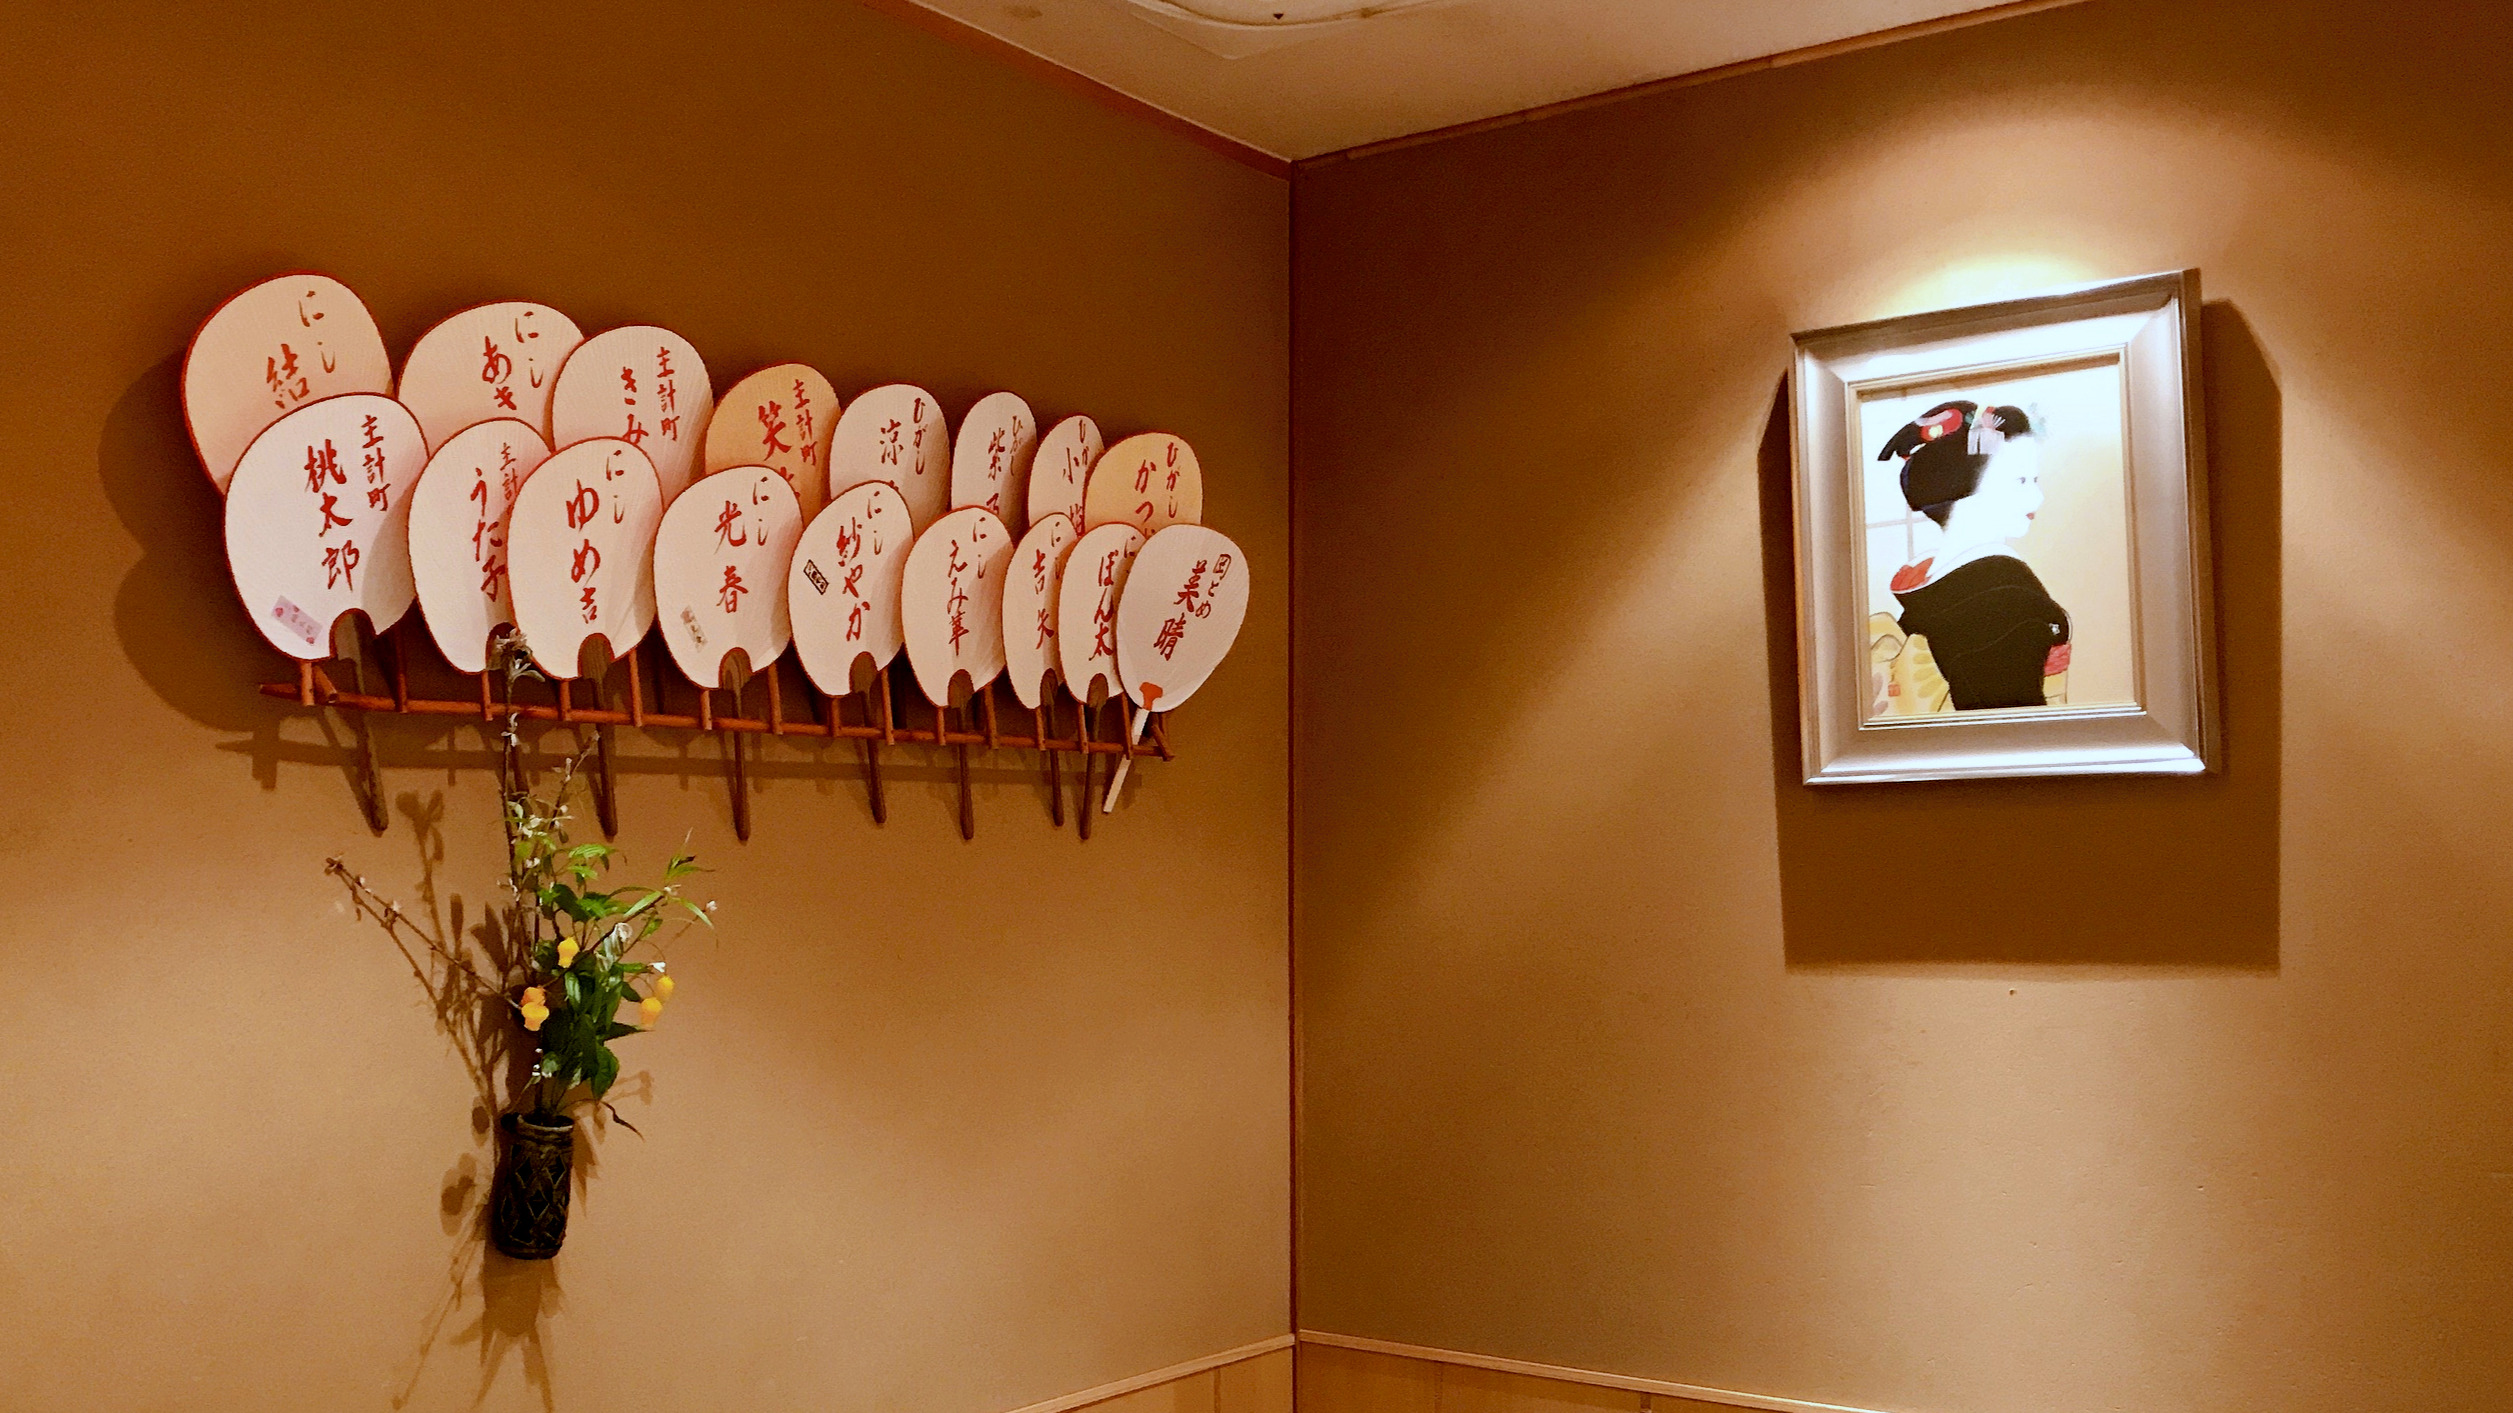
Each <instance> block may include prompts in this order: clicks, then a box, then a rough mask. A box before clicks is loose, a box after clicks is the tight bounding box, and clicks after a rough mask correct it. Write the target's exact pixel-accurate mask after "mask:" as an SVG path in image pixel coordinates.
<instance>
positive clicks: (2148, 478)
mask: <svg viewBox="0 0 2513 1413" xmlns="http://www.w3.org/2000/svg"><path fill="white" fill-rule="evenodd" d="M2198 312H2199V278H2198V273H2197V272H2196V271H2182V272H2178V273H2168V274H2160V275H2148V276H2144V277H2141V278H2138V279H2130V280H2121V281H2117V282H2113V283H2108V284H2101V285H2092V286H2087V287H2084V288H2079V289H2071V290H2062V291H2056V292H2053V293H2050V294H2044V295H2038V296H2034V297H2030V298H2025V299H2015V300H2008V301H2005V302H2002V303H1998V304H1986V305H1979V306H1975V307H1971V308H1965V309H1950V310H1944V311H1940V312H1935V313H1927V314H1915V315H1910V316H1907V317H1903V318H1898V319H1887V320H1881V321H1878V322H1875V323H1868V324H1855V325H1850V326H1848V327H1844V328H1837V329H1822V330H1818V331H1816V332H1813V333H1802V334H1799V335H1797V336H1796V339H1795V342H1796V358H1795V361H1794V363H1793V365H1792V369H1791V377H1790V389H1791V401H1792V411H1793V420H1794V431H1795V453H1796V457H1795V459H1796V479H1797V484H1796V502H1795V503H1796V536H1797V602H1798V701H1799V711H1800V715H1801V724H1802V731H1801V737H1802V740H1803V743H1804V751H1805V774H1806V781H1807V783H1808V784H1810V785H1834V784H1850V783H1858V782H1866V781H1895V780H1954V779H1972V778H1982V777H1992V776H2020V775H2195V774H2198V773H2201V772H2204V771H2207V770H2210V769H2212V768H2214V765H2215V762H2216V758H2217V754H2218V744H2219V743H2218V741H2217V731H2218V718H2217V706H2216V670H2215V669H2216V651H2215V641H2214V624H2213V613H2212V607H2213V604H2214V598H2215V595H2214V590H2213V587H2212V585H2211V582H2210V577H2209V540H2208V526H2207V488H2206V473H2205V445H2204V435H2203V428H2202V425H2201V423H2202V419H2201V417H2200V398H2199V340H2198Z"/></svg>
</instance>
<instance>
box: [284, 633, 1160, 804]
mask: <svg viewBox="0 0 2513 1413" xmlns="http://www.w3.org/2000/svg"><path fill="white" fill-rule="evenodd" d="M360 636H361V641H362V642H373V641H377V640H376V639H373V638H369V637H367V636H366V635H365V634H363V633H362V634H361V635H360ZM381 641H382V642H383V643H386V644H389V646H390V649H391V651H390V657H391V674H390V675H391V685H392V693H391V695H389V696H387V695H383V694H381V693H376V692H369V691H365V690H355V691H349V690H343V689H342V688H340V687H339V686H337V685H336V684H335V683H334V682H333V681H332V677H331V674H330V672H329V671H327V670H326V669H325V667H324V665H323V664H321V663H317V662H307V661H300V662H299V663H298V664H297V680H296V681H294V682H265V683H263V684H261V690H262V693H263V695H265V696H270V697H276V698H279V699H281V700H283V701H289V702H294V703H295V704H297V705H298V706H301V707H308V708H315V709H322V708H330V709H334V710H339V711H349V712H358V713H364V714H368V715H375V714H383V715H396V716H441V717H466V718H474V719H477V720H480V721H483V722H492V723H494V722H497V721H499V720H502V719H503V718H504V717H506V715H507V714H508V713H509V712H510V711H511V712H512V713H513V714H514V715H516V716H518V717H520V718H522V719H524V720H527V721H552V722H558V723H561V724H564V725H573V726H591V727H594V728H595V729H596V730H597V732H598V733H599V734H598V737H597V745H596V749H595V751H594V755H593V774H594V779H593V786H594V801H595V805H596V808H597V811H598V812H599V814H600V816H601V823H602V829H603V833H604V834H606V835H615V834H617V833H618V830H619V824H618V818H617V813H616V809H615V807H614V804H613V802H614V800H615V799H616V795H615V794H614V791H613V780H612V774H611V753H610V731H609V728H611V727H614V726H631V727H635V728H637V729H639V730H645V731H657V730H681V731H703V732H708V733H712V734H720V735H723V736H725V737H726V738H727V744H728V746H730V747H731V750H730V752H729V757H728V758H729V761H730V765H731V769H730V772H729V774H730V784H731V786H732V790H733V824H734V832H735V833H736V834H737V835H738V836H739V837H740V838H742V839H745V840H747V839H748V838H750V790H749V781H748V779H747V773H746V771H745V770H744V768H743V760H742V746H741V738H742V737H745V736H798V737H806V738H818V739H821V740H852V741H855V742H857V743H858V746H859V749H860V750H861V752H862V762H863V766H864V774H865V781H866V785H867V787H868V789H869V791H870V793H871V803H872V812H873V822H874V823H876V824H886V823H888V822H889V818H890V814H889V806H888V803H887V799H886V795H885V791H884V790H883V787H882V779H881V756H880V748H881V747H884V746H935V747H950V748H953V749H954V750H956V752H957V755H958V761H959V787H960V833H961V836H962V837H963V838H975V837H976V833H977V822H976V813H975V808H974V805H973V803H972V801H971V798H970V792H969V771H968V752H969V749H970V748H971V747H977V748H979V749H983V750H989V751H993V750H1004V749H1012V750H1028V751H1037V752H1039V753H1040V754H1041V756H1042V757H1043V758H1044V765H1045V768H1046V772H1047V783H1048V799H1049V802H1050V809H1049V813H1050V817H1051V818H1052V819H1053V820H1054V822H1055V823H1056V825H1057V826H1058V827H1062V826H1063V824H1064V784H1063V778H1062V769H1061V765H1060V762H1059V760H1058V758H1059V757H1060V756H1063V755H1067V754H1071V755H1077V756H1080V757H1081V758H1082V775H1081V780H1080V784H1081V796H1080V799H1081V803H1080V807H1079V816H1080V830H1081V835H1082V837H1083V838H1085V839H1088V838H1089V837H1091V815H1092V813H1093V812H1094V811H1093V808H1092V806H1093V804H1094V801H1093V800H1092V799H1091V781H1092V776H1093V774H1094V770H1093V765H1092V758H1093V757H1095V756H1115V757H1129V756H1154V757H1157V758H1159V759H1161V760H1165V761H1166V760H1174V759H1176V756H1175V755H1173V754H1172V752H1171V750H1170V745H1169V731H1168V714H1167V713H1165V712H1156V713H1154V714H1153V716H1152V720H1151V722H1150V723H1149V729H1148V730H1147V731H1146V732H1145V733H1144V739H1143V740H1142V741H1141V742H1140V743H1136V742H1135V741H1134V733H1133V725H1134V714H1135V708H1134V704H1133V703H1132V702H1130V701H1128V700H1127V699H1126V698H1124V697H1123V696H1119V697H1117V698H1115V699H1113V700H1112V701H1111V702H1110V703H1109V705H1111V706H1114V707H1116V708H1118V710H1117V711H1116V712H1113V713H1110V714H1109V715H1110V719H1111V720H1112V721H1114V722H1115V724H1116V727H1117V733H1116V737H1115V739H1113V740H1103V739H1101V738H1100V736H1099V734H1098V733H1097V732H1095V731H1093V730H1091V725H1092V723H1093V717H1094V713H1091V712H1090V711H1089V709H1088V708H1086V707H1085V706H1084V705H1083V704H1082V703H1080V702H1076V701H1073V700H1071V699H1070V698H1069V697H1067V698H1066V699H1065V700H1064V701H1063V702H1062V703H1061V704H1060V703H1059V702H1058V701H1057V699H1056V697H1055V696H1050V697H1049V698H1048V700H1047V702H1046V703H1045V704H1044V705H1042V706H1040V707H1038V708H1037V709H1035V710H1033V709H1031V708H1028V707H1023V706H1019V705H1017V704H1016V705H1014V706H1013V707H1011V708H1010V709H1009V711H1010V714H1011V715H1012V716H1013V717H1014V719H1015V720H1016V721H1017V720H1018V719H1019V718H1020V717H1028V718H1029V722H1028V725H1029V728H1030V729H1029V730H1028V732H1027V733H1023V732H1020V731H1017V730H1015V731H1007V730H1005V729H1004V727H1003V722H1002V719H1001V716H1000V715H999V714H998V709H997V705H996V701H995V692H996V687H997V685H998V683H989V684H987V686H986V688H985V690H983V691H981V692H979V693H978V694H977V695H976V698H975V699H974V701H973V702H972V703H970V704H969V705H966V706H961V707H958V708H944V707H932V708H931V711H932V723H933V724H932V725H931V726H924V727H918V726H907V725H902V724H900V722H899V721H898V720H897V719H896V717H895V714H894V712H893V709H892V694H891V690H890V673H889V669H887V668H883V669H881V670H880V671H878V672H875V673H874V674H873V675H872V681H871V684H870V685H869V686H868V687H866V688H865V689H864V690H863V691H860V692H854V693H849V694H848V696H849V697H861V698H862V699H863V706H862V707H861V709H860V710H859V712H858V715H859V717H860V718H861V719H860V720H858V721H854V722H850V721H848V720H847V719H846V712H845V709H844V706H845V703H846V701H847V700H848V697H836V696H831V695H829V694H828V693H826V692H821V691H817V690H810V691H807V692H806V693H805V694H804V695H805V702H804V712H805V714H804V715H801V716H795V715H790V714H789V713H788V712H787V710H786V702H785V689H784V686H783V683H782V674H781V673H779V672H778V671H777V668H776V664H775V663H773V662H772V663H770V664H769V665H768V666H767V667H766V668H765V669H763V670H761V671H759V672H757V673H756V674H754V676H753V677H752V679H751V680H752V682H764V683H765V685H766V695H767V705H768V713H767V715H766V716H764V717H756V716H744V715H741V714H740V712H741V699H742V697H743V696H744V695H745V694H746V692H747V685H746V686H745V687H744V688H741V689H735V688H725V687H716V688H701V687H696V686H692V687H690V688H689V690H690V691H692V692H695V693H696V694H697V698H698V709H697V710H696V711H695V712H673V711H664V710H661V709H660V698H661V696H662V689H663V682H662V681H661V679H660V678H658V680H657V682H656V684H655V686H656V695H657V698H658V702H657V705H656V706H655V707H653V708H650V707H649V706H648V705H647V702H646V676H645V670H644V666H643V663H642V662H641V660H640V654H639V650H638V649H637V648H634V647H632V648H630V649H629V650H628V651H627V652H626V653H625V654H623V655H621V657H620V658H619V660H618V662H617V663H616V664H615V666H622V667H626V668H627V669H628V706H627V709H626V710H621V709H620V708H617V707H611V706H578V705H576V704H575V700H574V697H575V686H576V684H575V683H574V682H571V681H568V680H565V679H560V680H558V681H556V682H555V683H554V684H553V687H554V690H553V691H552V693H551V700H550V701H548V702H546V703H543V702H526V701H520V700H519V701H515V702H513V703H511V704H509V703H508V702H505V701H501V700H499V699H498V696H497V693H496V691H495V689H494V687H493V685H492V680H491V677H490V674H488V673H485V672H483V673H473V674H469V675H470V676H472V677H473V678H474V679H475V680H476V681H477V683H478V685H479V696H478V699H477V700H457V699H452V698H444V697H421V696H415V695H413V694H412V692H411V690H410V664H409V651H410V649H409V635H408V634H407V633H406V632H404V631H402V630H401V629H399V628H396V629H394V630H392V631H391V632H389V633H387V634H386V635H384V637H383V639H382V640H381ZM361 678H363V672H361ZM606 681H607V678H606ZM361 686H362V687H363V681H362V682H361ZM596 690H597V693H598V692H599V690H600V684H597V687H596ZM718 692H724V693H726V694H727V695H729V696H731V697H732V698H733V707H734V709H733V711H731V712H727V713H724V714H718V713H717V711H716V709H715V705H716V694H717V693H718ZM597 700H599V697H597ZM971 707H974V708H975V709H976V710H975V715H976V716H977V717H979V718H982V723H983V724H982V726H981V725H980V723H979V722H978V721H975V720H972V719H971V716H972V712H971ZM1068 709H1069V710H1070V711H1071V713H1072V716H1073V721H1072V733H1071V734H1070V735H1066V734H1061V732H1062V731H1063V727H1064V723H1063V722H1062V721H1061V720H1060V719H1059V718H1061V717H1062V716H1063V715H1064V714H1065V712H1066V710H1068ZM955 711H956V713H957V714H958V716H959V718H960V723H961V724H960V726H959V727H958V728H957V729H954V728H953V726H952V724H951V717H952V715H953V714H954V712H955ZM361 745H362V749H361V762H360V764H361V770H362V773H363V776H364V779H363V782H362V783H363V789H364V793H365V797H366V798H365V806H366V810H367V819H368V823H370V824H371V825H373V826H374V827H375V828H376V830H377V831H378V832H381V831H382V830H383V828H384V826H385V816H384V811H383V785H382V780H381V777H380V774H379V772H378V769H377V766H376V761H375V748H374V741H373V737H372V735H371V734H367V733H362V740H361Z"/></svg>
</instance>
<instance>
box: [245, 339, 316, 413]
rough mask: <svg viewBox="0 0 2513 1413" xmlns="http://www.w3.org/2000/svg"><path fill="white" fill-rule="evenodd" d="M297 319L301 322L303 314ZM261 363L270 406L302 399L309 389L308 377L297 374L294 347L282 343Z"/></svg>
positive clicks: (285, 404) (282, 404)
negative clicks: (267, 385)
mask: <svg viewBox="0 0 2513 1413" xmlns="http://www.w3.org/2000/svg"><path fill="white" fill-rule="evenodd" d="M299 319H300V322H302V320H303V316H299ZM263 365H264V371H263V375H262V376H263V379H264V381H266V382H268V383H269V384H270V390H271V406H273V407H286V406H287V405H288V404H289V403H292V402H302V401H304V399H305V395H306V393H307V392H308V391H310V390H311V387H312V383H311V381H310V380H309V379H306V378H303V377H300V376H298V374H297V351H296V350H295V349H293V348H290V347H289V346H288V345H286V344H284V343H283V344H281V345H280V346H279V352H278V353H276V354H274V355H272V356H271V357H269V358H267V359H265V360H263ZM246 366H248V367H250V366H251V365H250V364H248V365H246Z"/></svg>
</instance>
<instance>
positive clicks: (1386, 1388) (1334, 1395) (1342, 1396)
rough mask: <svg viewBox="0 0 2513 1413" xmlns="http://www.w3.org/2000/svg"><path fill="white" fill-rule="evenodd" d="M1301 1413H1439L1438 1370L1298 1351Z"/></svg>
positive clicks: (1322, 1348) (1318, 1348)
mask: <svg viewBox="0 0 2513 1413" xmlns="http://www.w3.org/2000/svg"><path fill="white" fill-rule="evenodd" d="M1295 1382H1296V1387H1297V1395H1298V1399H1299V1407H1300V1413H1439V1406H1440V1366H1439V1365H1437V1364H1432V1363H1428V1362H1425V1361H1424V1360H1420V1359H1403V1358H1399V1357H1397V1356H1395V1355H1392V1354H1372V1353H1370V1352H1368V1351H1366V1350H1359V1349H1339V1348H1337V1347H1335V1346H1333V1345H1328V1344H1303V1345H1301V1346H1300V1347H1299V1361H1298V1377H1297V1379H1296V1381H1295Z"/></svg>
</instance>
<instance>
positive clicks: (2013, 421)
mask: <svg viewBox="0 0 2513 1413" xmlns="http://www.w3.org/2000/svg"><path fill="white" fill-rule="evenodd" d="M1976 414H1977V415H1976ZM2032 435H2033V419H2032V418H2030V417H2027V416H2025V415H2024V409H2023V408H2021V407H2006V406H2000V407H1992V408H1989V409H1987V410H1986V411H1984V410H1983V409H1982V407H1981V405H1980V404H1979V403H1977V402H1941V403H1939V404H1937V405H1936V406H1935V407H1932V408H1930V409H1929V410H1928V411H1926V412H1923V413H1921V414H1920V416H1919V420H1917V421H1915V422H1906V423H1904V424H1903V427H1902V430H1901V431H1899V432H1896V433H1894V434H1893V440H1891V441H1889V442H1886V443H1885V449H1884V450H1883V451H1880V452H1878V453H1876V459H1877V460H1878V461H1891V460H1893V459H1894V458H1895V457H1897V456H1899V457H1901V458H1902V498H1903V499H1904V500H1905V501H1908V502H1910V505H1911V508H1912V509H1913V510H1916V511H1918V512H1919V513H1920V514H1922V515H1925V516H1927V517H1928V518H1929V519H1931V520H1934V521H1936V522H1937V523H1938V525H1939V526H1940V527H1943V526H1944V525H1945V523H1946V517H1947V516H1948V515H1949V514H1951V513H1953V511H1954V508H1955V502H1956V501H1959V500H1961V499H1963V498H1964V497H1965V496H1968V495H1970V494H1972V493H1973V492H1974V491H1977V490H1979V489H1980V488H1981V472H1982V471H1983V470H1985V469H1986V468H1987V467H1988V466H1989V458H1990V453H1992V452H1994V451H1996V450H1998V448H1999V447H2000V446H2001V445H2003V444H2004V443H2005V442H2006V441H2007V439H2008V438H2010V437H2029V436H2032Z"/></svg>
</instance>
